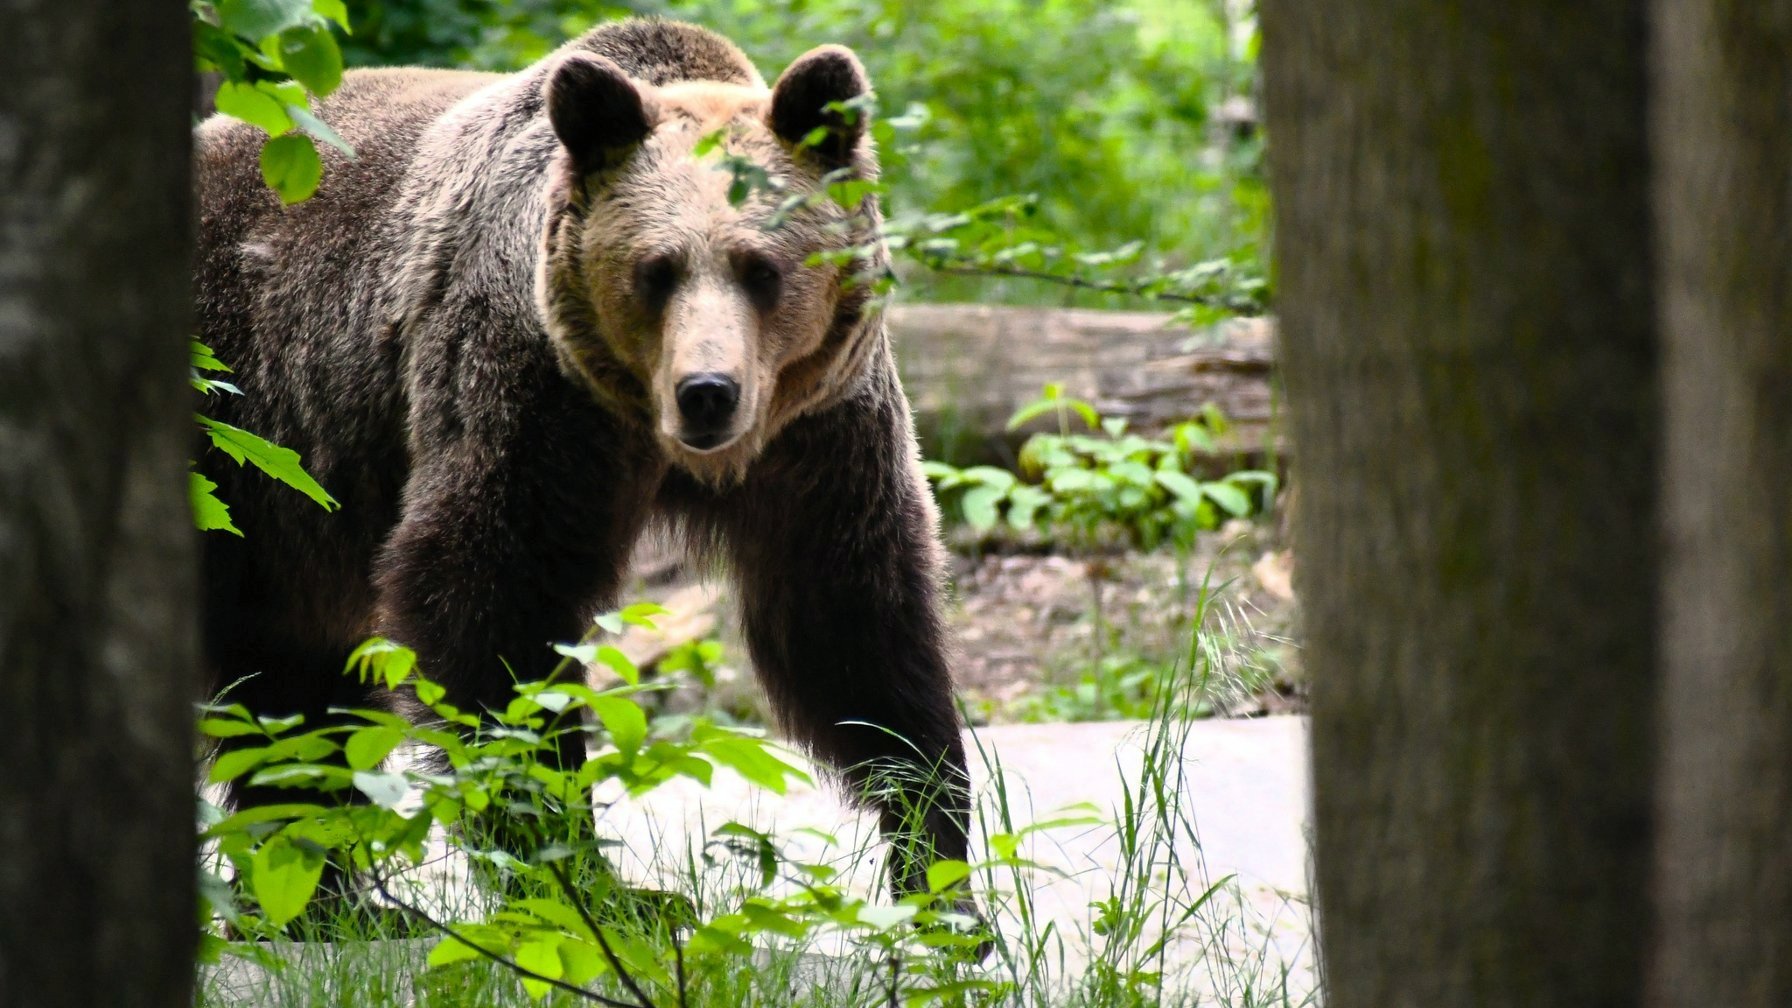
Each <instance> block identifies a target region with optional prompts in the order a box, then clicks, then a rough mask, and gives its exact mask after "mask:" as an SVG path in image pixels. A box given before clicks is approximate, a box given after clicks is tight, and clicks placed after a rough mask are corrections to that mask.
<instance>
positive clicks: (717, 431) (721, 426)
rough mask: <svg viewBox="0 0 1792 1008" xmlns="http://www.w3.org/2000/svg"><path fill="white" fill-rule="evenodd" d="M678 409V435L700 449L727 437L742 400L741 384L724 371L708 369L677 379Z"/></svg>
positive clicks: (718, 442) (714, 444)
mask: <svg viewBox="0 0 1792 1008" xmlns="http://www.w3.org/2000/svg"><path fill="white" fill-rule="evenodd" d="M676 397H677V399H678V413H679V416H680V417H681V418H682V420H683V424H682V426H681V427H680V429H679V432H678V439H679V440H680V441H683V442H684V443H685V444H687V445H690V446H691V447H692V448H695V449H697V450H698V451H706V450H708V449H710V448H714V447H716V446H718V445H720V444H721V443H722V442H723V441H726V440H727V435H728V432H729V428H730V427H731V426H732V425H733V422H734V407H735V405H736V404H738V403H739V402H740V384H739V383H738V382H736V381H735V380H734V379H732V378H730V377H728V376H727V375H725V374H716V373H714V372H705V373H701V374H693V375H686V376H684V377H683V378H680V379H679V380H678V387H677V390H676Z"/></svg>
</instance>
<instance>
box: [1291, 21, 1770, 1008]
mask: <svg viewBox="0 0 1792 1008" xmlns="http://www.w3.org/2000/svg"><path fill="white" fill-rule="evenodd" d="M1644 7H1645V4H1644V2H1643V0H1581V2H1578V3H1573V4H1563V3H1557V2H1555V0H1515V2H1513V3H1505V4H1480V3H1472V2H1465V0H1455V2H1444V0H1361V2H1357V3H1353V4H1342V5H1336V4H1335V5H1329V6H1327V7H1326V8H1325V10H1324V12H1323V14H1321V13H1320V12H1319V11H1318V10H1317V9H1316V8H1314V7H1313V6H1312V5H1310V4H1306V3H1302V2H1300V0H1265V2H1264V3H1263V5H1262V10H1263V30H1264V46H1263V53H1264V69H1265V72H1266V97H1267V111H1268V127H1269V135H1270V136H1271V137H1273V138H1274V144H1275V147H1274V154H1273V156H1272V159H1271V160H1272V165H1271V169H1272V170H1271V176H1272V182H1273V186H1274V193H1275V198H1276V205H1277V219H1278V233H1277V251H1278V253H1279V256H1278V258H1279V268H1280V276H1281V282H1280V287H1279V294H1278V300H1279V306H1280V318H1279V323H1280V327H1281V333H1282V340H1283V344H1282V349H1283V352H1282V354H1281V360H1282V363H1283V368H1284V372H1285V374H1286V377H1287V386H1288V394H1289V405H1290V419H1291V421H1292V430H1291V435H1292V438H1293V441H1294V443H1295V444H1296V445H1298V446H1299V460H1298V464H1299V467H1300V468H1299V472H1298V474H1297V478H1298V479H1299V481H1300V484H1301V495H1302V500H1301V508H1300V512H1299V514H1298V515H1297V518H1296V521H1297V530H1296V535H1297V536H1298V540H1299V542H1300V543H1301V547H1302V553H1301V557H1300V563H1299V567H1298V571H1297V576H1298V579H1299V581H1298V586H1299V589H1300V592H1301V598H1302V603H1303V607H1304V613H1305V619H1306V623H1307V633H1308V641H1307V647H1306V654H1307V661H1308V663H1309V666H1310V668H1311V675H1312V683H1313V685H1312V705H1313V732H1312V744H1313V767H1314V783H1315V809H1314V815H1315V831H1316V847H1317V849H1316V896H1317V903H1318V915H1319V928H1320V933H1321V936H1322V948H1323V953H1324V961H1325V972H1326V979H1327V982H1328V985H1329V996H1328V999H1327V1004H1328V1005H1329V1006H1330V1008H1401V1006H1413V1008H1420V1006H1423V1008H1442V1006H1469V1005H1473V1006H1477V1008H1500V1006H1512V1008H1519V1006H1522V1008H1548V1006H1554V1005H1560V1006H1564V1008H1567V1006H1574V1008H1584V1006H1587V1005H1620V1004H1630V1003H1634V1002H1635V1001H1636V1000H1637V999H1638V998H1639V997H1640V996H1641V992H1642V979H1641V977H1642V974H1643V969H1642V966H1643V960H1644V956H1645V954H1646V945H1645V943H1646V931H1647V928H1646V926H1645V922H1646V921H1647V920H1648V911H1649V907H1650V904H1649V901H1648V897H1647V888H1648V881H1649V868H1650V855H1651V841H1650V835H1651V831H1650V817H1651V785H1650V782H1651V773H1652V758H1651V742H1652V738H1653V724H1654V691H1655V687H1656V682H1657V679H1656V657H1657V655H1656V644H1655V640H1656V630H1657V628H1656V618H1657V603H1656V599H1655V597H1654V585H1655V583H1656V576H1657V568H1658V562H1659V561H1658V556H1657V547H1656V538H1657V528H1656V520H1657V514H1658V509H1657V503H1656V481H1657V479H1658V474H1657V454H1658V452H1657V448H1656V445H1657V439H1658V430H1657V426H1658V424H1657V420H1656V419H1655V417H1656V408H1655V406H1656V394H1655V382H1656V380H1657V338H1656V337H1657V327H1656V322H1655V305H1654V303H1653V298H1652V295H1651V285H1652V282H1653V279H1654V277H1653V273H1652V268H1651V266H1652V264H1651V259H1652V253H1651V224H1650V216H1649V189H1648V183H1649V174H1648V170H1649V164H1650V151H1649V148H1648V142H1647V128H1646V127H1647V124H1646V107H1645V91H1646V83H1647V82H1646V67H1645V56H1646V51H1647V38H1646V34H1645V27H1646V19H1645V11H1644ZM1782 262H1783V260H1782Z"/></svg>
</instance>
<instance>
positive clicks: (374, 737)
mask: <svg viewBox="0 0 1792 1008" xmlns="http://www.w3.org/2000/svg"><path fill="white" fill-rule="evenodd" d="M403 742H404V732H401V731H399V730H398V729H397V728H392V727H389V726H386V725H373V726H371V727H367V728H362V729H360V730H359V731H356V732H355V733H354V734H353V735H350V736H349V737H348V741H347V742H345V743H343V745H342V754H343V756H344V757H345V758H346V759H347V760H348V765H349V769H351V770H371V769H373V768H374V767H376V766H379V765H380V763H381V762H382V761H384V760H385V758H386V757H387V756H390V755H391V754H392V750H394V749H396V748H398V747H399V745H401V744H402V743H403Z"/></svg>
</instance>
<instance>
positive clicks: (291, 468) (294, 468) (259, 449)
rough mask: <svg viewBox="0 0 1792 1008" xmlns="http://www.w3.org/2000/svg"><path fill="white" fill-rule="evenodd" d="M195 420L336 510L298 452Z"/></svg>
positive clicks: (230, 451)
mask: <svg viewBox="0 0 1792 1008" xmlns="http://www.w3.org/2000/svg"><path fill="white" fill-rule="evenodd" d="M276 139H284V138H276ZM269 142H270V143H271V142H273V141H269ZM195 419H197V420H198V421H199V426H201V427H203V428H205V431H206V433H207V434H209V435H210V436H211V441H212V444H214V445H216V446H217V447H218V448H219V449H221V450H222V451H223V452H224V453H225V454H226V455H229V456H230V457H231V458H233V459H235V460H236V461H237V463H238V464H242V463H249V464H252V465H254V466H255V467H256V468H257V469H260V470H261V471H262V472H264V473H266V474H268V475H269V476H271V477H273V478H274V479H275V480H278V481H279V482H281V483H284V484H286V485H287V486H289V487H292V488H293V489H294V490H297V491H299V492H300V493H302V494H304V495H305V496H307V497H309V498H311V499H312V500H314V501H316V502H317V503H319V504H321V505H323V507H324V509H325V510H335V509H336V507H337V506H338V505H337V503H336V498H334V497H331V496H330V495H329V494H328V493H326V492H324V488H323V487H321V486H319V485H318V484H317V481H316V480H314V479H312V478H311V474H309V473H307V472H306V471H305V468H304V466H303V465H301V464H300V462H299V453H298V452H295V451H293V450H292V449H290V448H283V447H281V446H280V445H277V444H274V443H273V442H271V441H268V440H266V439H265V438H261V437H257V436H256V435H254V434H251V433H249V432H248V431H246V430H243V429H242V428H240V427H232V426H231V425H229V424H227V423H224V422H223V421H221V420H213V419H211V418H210V417H204V416H201V417H196V418H195Z"/></svg>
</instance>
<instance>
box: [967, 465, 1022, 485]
mask: <svg viewBox="0 0 1792 1008" xmlns="http://www.w3.org/2000/svg"><path fill="white" fill-rule="evenodd" d="M964 478H965V479H967V480H970V481H971V482H974V483H982V484H984V485H985V486H992V487H997V488H999V489H1001V490H1007V489H1008V488H1009V487H1011V486H1013V485H1014V483H1015V479H1014V474H1013V473H1011V472H1009V471H1008V470H1006V469H997V468H996V467H995V466H987V465H980V466H971V467H970V468H969V469H966V470H965V471H964Z"/></svg>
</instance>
